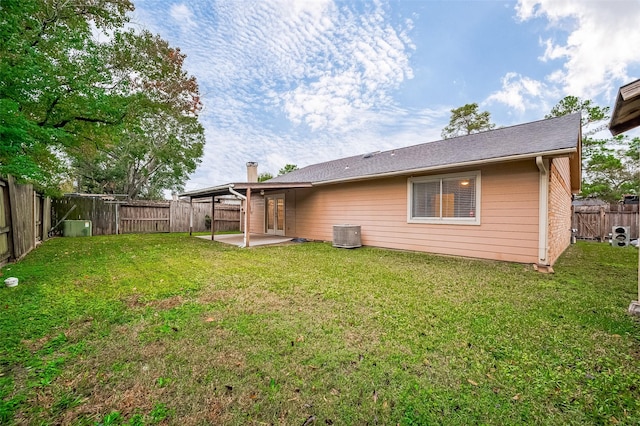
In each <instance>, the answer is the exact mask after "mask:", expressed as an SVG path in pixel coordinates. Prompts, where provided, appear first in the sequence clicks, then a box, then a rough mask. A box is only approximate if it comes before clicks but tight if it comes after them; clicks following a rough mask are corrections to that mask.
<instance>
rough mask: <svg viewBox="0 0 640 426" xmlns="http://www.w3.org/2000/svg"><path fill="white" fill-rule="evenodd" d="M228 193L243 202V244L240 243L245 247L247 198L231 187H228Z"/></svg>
mask: <svg viewBox="0 0 640 426" xmlns="http://www.w3.org/2000/svg"><path fill="white" fill-rule="evenodd" d="M229 192H230V193H231V194H233V195H235V196H236V197H237V198H240V199H241V200H242V201H244V202H245V206H244V238H243V243H242V247H246V246H247V225H248V224H249V223H248V222H249V215H248V214H247V212H248V208H247V203H246V201H247V197H245V196H244V195H242V194H241V193H239V192H238V191H236V190H235V189H233V188H232V187H229Z"/></svg>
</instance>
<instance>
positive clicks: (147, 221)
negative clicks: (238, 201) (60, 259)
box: [51, 195, 240, 235]
mask: <svg viewBox="0 0 640 426" xmlns="http://www.w3.org/2000/svg"><path fill="white" fill-rule="evenodd" d="M51 205H52V210H53V212H54V213H53V221H54V225H55V224H56V223H57V222H59V221H60V220H62V218H63V217H64V216H65V215H67V214H68V215H67V217H66V218H65V219H69V220H91V221H92V226H93V235H109V234H115V233H116V221H117V222H118V231H119V233H138V232H140V233H146V232H189V222H190V211H191V208H193V231H194V232H204V231H207V230H208V229H207V226H206V217H207V216H210V215H211V203H210V202H205V203H192V206H190V203H187V202H184V201H158V202H150V201H128V202H124V201H109V200H102V199H100V198H98V197H83V196H78V195H67V196H65V197H64V198H61V199H57V200H53V202H52V204H51ZM74 206H75V207H74ZM72 209H73V210H72ZM116 218H117V220H116ZM215 226H216V230H217V231H234V230H239V229H240V206H233V205H220V204H217V205H216V225H215ZM61 228H62V227H61V225H59V226H58V227H57V228H56V230H58V231H59V230H60V229H61Z"/></svg>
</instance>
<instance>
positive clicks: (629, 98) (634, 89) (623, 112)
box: [609, 79, 640, 136]
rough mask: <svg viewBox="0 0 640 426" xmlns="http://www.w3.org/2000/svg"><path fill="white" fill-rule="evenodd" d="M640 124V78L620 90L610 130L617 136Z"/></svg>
mask: <svg viewBox="0 0 640 426" xmlns="http://www.w3.org/2000/svg"><path fill="white" fill-rule="evenodd" d="M638 126H640V79H638V80H636V81H633V82H631V83H629V84H627V85H625V86H622V87H621V88H620V90H618V96H617V98H616V103H615V105H614V107H613V114H611V121H610V122H609V131H610V132H611V134H612V135H613V136H617V135H619V134H620V133H624V132H626V131H627V130H631V129H633V128H635V127H638Z"/></svg>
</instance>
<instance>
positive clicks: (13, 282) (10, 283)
mask: <svg viewBox="0 0 640 426" xmlns="http://www.w3.org/2000/svg"><path fill="white" fill-rule="evenodd" d="M4 283H5V285H6V286H7V287H15V286H17V285H18V279H17V278H15V277H11V278H7V279H6V280H4Z"/></svg>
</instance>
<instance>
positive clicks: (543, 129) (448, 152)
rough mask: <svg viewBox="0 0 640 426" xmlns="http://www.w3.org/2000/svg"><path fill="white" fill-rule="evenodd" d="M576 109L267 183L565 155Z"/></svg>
mask: <svg viewBox="0 0 640 426" xmlns="http://www.w3.org/2000/svg"><path fill="white" fill-rule="evenodd" d="M580 132H581V128H580V113H575V114H571V115H565V116H562V117H556V118H549V119H545V120H540V121H534V122H531V123H525V124H520V125H516V126H511V127H503V128H500V129H496V130H490V131H487V132H482V133H476V134H472V135H467V136H460V137H456V138H451V139H447V140H441V141H436V142H427V143H423V144H420V145H413V146H409V147H406V148H399V149H394V150H391V151H382V152H374V153H369V154H364V155H356V156H353V157H347V158H341V159H338V160H333V161H327V162H324V163H318V164H312V165H310V166H307V167H303V168H301V169H299V170H295V171H293V172H290V173H287V174H285V175H282V176H278V177H275V178H273V179H270V180H268V181H267V182H269V183H287V182H311V183H329V182H338V181H349V180H358V179H368V178H374V177H378V176H380V175H393V174H403V173H407V174H408V173H412V172H420V171H428V170H439V169H444V168H450V167H464V166H467V165H469V166H470V165H477V164H483V163H491V162H498V161H506V160H508V159H511V160H515V159H518V158H522V159H524V158H533V157H537V156H545V157H553V156H562V155H565V156H566V155H570V154H572V153H575V152H577V151H578V149H580V143H579V141H580V135H581V133H580Z"/></svg>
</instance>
